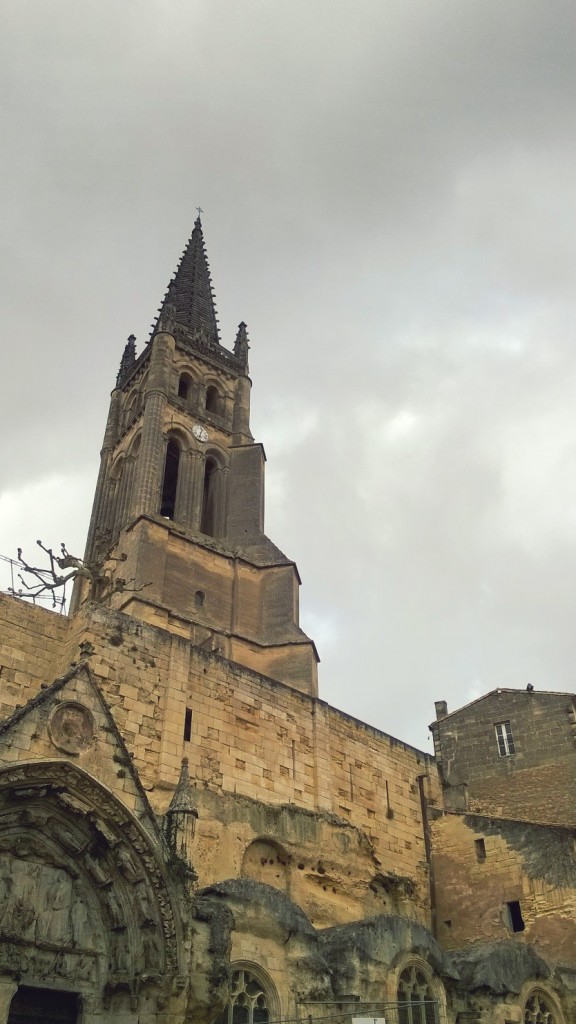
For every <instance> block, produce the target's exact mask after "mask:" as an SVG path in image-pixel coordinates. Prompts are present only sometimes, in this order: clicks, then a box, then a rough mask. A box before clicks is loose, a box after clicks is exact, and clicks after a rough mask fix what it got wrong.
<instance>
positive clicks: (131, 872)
mask: <svg viewBox="0 0 576 1024" xmlns="http://www.w3.org/2000/svg"><path fill="white" fill-rule="evenodd" d="M114 854H115V860H116V863H117V865H118V867H119V868H120V871H121V872H122V874H123V875H124V878H125V879H126V880H127V881H128V882H136V881H137V880H138V878H140V877H141V875H140V872H139V871H138V869H137V867H136V865H135V864H134V861H133V860H132V857H131V856H130V854H129V852H128V850H127V849H126V847H125V846H117V847H116V850H115V851H114Z"/></svg>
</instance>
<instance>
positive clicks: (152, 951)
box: [142, 929, 161, 971]
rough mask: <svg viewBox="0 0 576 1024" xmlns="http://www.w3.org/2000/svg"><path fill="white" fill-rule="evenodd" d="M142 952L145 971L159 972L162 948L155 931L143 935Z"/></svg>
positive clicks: (151, 930)
mask: <svg viewBox="0 0 576 1024" xmlns="http://www.w3.org/2000/svg"><path fill="white" fill-rule="evenodd" d="M142 951H143V954H144V970H156V971H157V970H159V968H160V960H161V948H160V941H159V939H158V935H157V934H156V931H155V929H150V930H148V931H145V932H144V933H143V935H142Z"/></svg>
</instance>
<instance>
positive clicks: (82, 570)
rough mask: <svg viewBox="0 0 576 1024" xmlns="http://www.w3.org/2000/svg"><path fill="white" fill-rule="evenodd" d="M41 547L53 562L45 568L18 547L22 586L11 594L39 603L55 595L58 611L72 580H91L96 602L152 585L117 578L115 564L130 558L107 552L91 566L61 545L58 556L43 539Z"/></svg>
mask: <svg viewBox="0 0 576 1024" xmlns="http://www.w3.org/2000/svg"><path fill="white" fill-rule="evenodd" d="M36 543H37V545H38V547H40V548H42V551H44V552H45V553H46V554H47V555H48V558H49V560H50V564H49V565H48V566H45V567H40V566H35V565H30V564H29V563H28V562H27V561H26V559H25V558H24V555H23V554H22V548H18V562H19V564H20V565H21V567H22V572H21V573H18V579H19V580H20V582H21V584H22V587H21V588H20V589H18V590H16V589H15V588H14V587H10V588H9V590H8V592H9V593H10V594H13V595H14V597H22V598H29V599H30V600H35V599H36V598H38V597H41V596H43V595H47V594H51V595H52V607H53V608H56V606H57V604H58V603H59V601H58V595H59V594H60V595H63V594H64V588H65V587H66V584H67V583H69V582H70V581H73V580H77V579H84V580H87V581H88V583H89V596H90V598H91V599H92V600H93V601H104V600H106V599H107V598H110V597H111V596H112V594H120V593H124V592H126V591H132V592H136V591H139V590H143V589H144V587H147V586H149V584H148V583H144V584H142V586H139V587H133V586H131V584H132V583H133V582H134V580H125V579H123V578H122V577H120V576H114V575H113V573H112V568H111V566H110V563H111V562H125V561H126V559H127V557H128V556H127V555H125V554H121V555H116V556H113V555H112V554H111V552H110V551H107V552H106V553H105V554H104V555H103V557H102V559H101V560H99V561H98V562H94V563H92V564H87V563H86V562H84V560H83V559H82V558H76V557H75V556H74V555H71V554H70V552H69V551H67V550H66V545H65V544H61V545H60V552H61V553H60V555H59V556H58V555H55V554H54V552H53V550H52V548H47V547H44V544H43V543H42V541H41V540H37V541H36Z"/></svg>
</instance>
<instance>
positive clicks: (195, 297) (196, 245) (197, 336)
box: [156, 216, 220, 348]
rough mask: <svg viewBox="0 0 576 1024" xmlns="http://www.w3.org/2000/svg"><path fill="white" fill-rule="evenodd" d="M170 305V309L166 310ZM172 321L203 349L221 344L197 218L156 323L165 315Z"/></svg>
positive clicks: (202, 240) (162, 319)
mask: <svg viewBox="0 0 576 1024" xmlns="http://www.w3.org/2000/svg"><path fill="white" fill-rule="evenodd" d="M166 306H169V307H170V308H169V310H167V309H166ZM167 313H168V319H170V320H172V318H173V320H174V324H175V326H176V327H177V328H180V329H181V330H183V333H184V334H185V335H187V336H188V338H189V340H190V341H191V342H193V343H195V344H196V345H199V346H201V347H205V348H214V347H219V346H220V337H219V331H218V320H217V317H216V308H215V305H214V295H213V292H212V280H211V278H210V267H209V265H208V260H207V258H206V250H205V248H204V236H203V234H202V222H201V220H200V216H198V217H197V218H196V222H195V224H194V230H193V232H192V234H191V235H190V238H189V240H188V244H187V246H186V248H185V249H184V252H183V253H182V256H181V258H180V262H179V264H178V267H177V269H176V274H175V275H174V277H173V279H172V281H171V282H170V284H169V285H168V290H167V292H166V295H165V298H164V303H163V305H162V309H161V312H160V317H159V322H158V324H157V325H156V329H157V328H158V326H159V324H160V323H162V322H163V321H164V320H165V319H166V318H167V317H166V314H167Z"/></svg>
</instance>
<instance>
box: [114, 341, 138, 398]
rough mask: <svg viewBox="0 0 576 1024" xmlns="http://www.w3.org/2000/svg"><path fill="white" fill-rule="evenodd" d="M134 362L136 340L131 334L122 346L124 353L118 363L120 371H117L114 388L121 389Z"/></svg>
mask: <svg viewBox="0 0 576 1024" xmlns="http://www.w3.org/2000/svg"><path fill="white" fill-rule="evenodd" d="M135 362H136V338H135V337H134V335H133V334H131V335H130V337H129V338H128V341H127V342H126V345H125V346H124V352H123V353H122V359H121V361H120V369H119V370H118V376H117V377H116V387H117V388H121V387H122V385H123V384H124V381H125V380H126V378H127V377H128V375H129V373H130V370H131V369H132V367H133V366H134V363H135Z"/></svg>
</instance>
